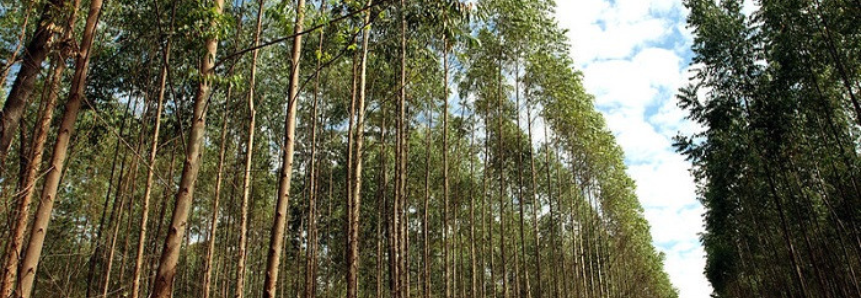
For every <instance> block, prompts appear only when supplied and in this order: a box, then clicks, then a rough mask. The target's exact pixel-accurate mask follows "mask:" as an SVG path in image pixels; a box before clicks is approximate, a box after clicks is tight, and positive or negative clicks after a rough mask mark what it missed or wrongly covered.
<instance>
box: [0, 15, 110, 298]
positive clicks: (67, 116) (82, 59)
mask: <svg viewBox="0 0 861 298" xmlns="http://www.w3.org/2000/svg"><path fill="white" fill-rule="evenodd" d="M101 10H102V0H92V1H91V2H90V11H89V13H88V15H87V23H86V25H85V26H84V33H83V36H82V38H81V43H80V45H81V48H80V51H79V52H78V56H77V57H76V59H75V74H74V76H73V77H72V85H71V89H70V90H69V99H68V101H67V102H66V109H65V112H64V114H63V120H62V121H61V123H60V127H59V129H58V130H57V140H56V143H55V144H54V150H53V155H52V156H51V163H50V164H51V170H50V171H49V172H48V175H47V176H46V177H45V183H44V186H43V190H42V198H41V200H40V202H39V208H38V209H37V210H36V215H35V217H34V219H33V228H32V229H31V231H32V232H31V234H30V241H29V244H28V245H27V251H26V253H25V255H24V260H23V261H22V263H21V269H20V271H19V272H20V273H21V277H20V281H19V284H18V291H19V295H18V296H19V297H21V298H29V297H30V294H31V293H32V290H33V282H34V281H35V279H36V268H37V267H38V265H39V258H40V257H41V255H42V245H43V244H44V243H45V233H47V230H48V224H49V222H50V220H51V212H52V211H53V209H54V199H55V198H56V196H57V189H58V188H59V186H60V178H61V176H62V173H63V166H65V162H66V153H67V151H68V149H69V142H70V141H71V136H72V133H73V132H74V129H75V120H77V118H78V112H79V111H80V109H81V103H82V101H83V99H84V87H85V86H86V83H87V70H88V69H89V63H90V47H92V45H93V38H94V36H95V32H96V24H97V23H98V21H99V15H100V14H101ZM37 50H38V49H37ZM28 51H29V49H28ZM43 59H44V57H43ZM40 62H41V61H40ZM22 71H23V66H22ZM35 72H37V71H35ZM35 72H34V73H33V75H35ZM18 77H19V79H16V82H17V81H18V80H21V75H20V73H19V76H18ZM31 86H32V85H31ZM13 88H14V87H13ZM13 92H14V91H13ZM28 93H29V92H28ZM28 95H29V94H28ZM10 96H11V93H10ZM6 104H7V105H8V104H9V102H8V101H7V102H6ZM3 117H6V115H5V113H4V116H3ZM4 129H6V127H5V126H4Z"/></svg>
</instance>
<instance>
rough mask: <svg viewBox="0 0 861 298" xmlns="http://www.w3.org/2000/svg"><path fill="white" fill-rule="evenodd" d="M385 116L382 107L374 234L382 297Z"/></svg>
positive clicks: (377, 283)
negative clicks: (375, 229) (375, 233)
mask: <svg viewBox="0 0 861 298" xmlns="http://www.w3.org/2000/svg"><path fill="white" fill-rule="evenodd" d="M387 117H388V115H387V113H386V110H385V108H383V119H382V123H381V124H380V153H379V156H380V167H379V172H378V176H377V188H378V189H377V236H376V240H377V258H376V259H377V276H376V285H377V288H376V293H377V297H382V295H383V244H382V240H383V232H382V229H383V225H382V222H383V220H382V218H383V210H384V209H387V208H388V200H387V199H386V192H387V191H388V188H389V185H388V180H389V178H388V166H387V164H386V161H387V158H386V156H387V155H388V152H387V151H386V120H387V119H386V118H387ZM386 224H387V225H388V224H389V223H388V222H387V223H386ZM387 228H388V230H389V232H391V230H392V227H387ZM389 239H390V242H394V241H391V240H394V239H392V237H389ZM393 247H394V246H390V249H389V252H390V253H389V261H390V262H389V264H391V265H394V264H395V262H394V260H395V258H394V254H392V253H391V251H392V250H391V248H393ZM393 277H394V276H393ZM392 290H395V291H393V292H392V297H396V296H395V295H394V293H396V290H397V289H392Z"/></svg>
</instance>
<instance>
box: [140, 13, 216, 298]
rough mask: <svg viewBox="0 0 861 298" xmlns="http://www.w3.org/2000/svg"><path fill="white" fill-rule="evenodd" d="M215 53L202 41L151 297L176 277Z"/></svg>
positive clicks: (167, 289)
mask: <svg viewBox="0 0 861 298" xmlns="http://www.w3.org/2000/svg"><path fill="white" fill-rule="evenodd" d="M223 7H224V0H215V8H214V9H215V13H216V14H221V11H222V9H223ZM217 51H218V39H216V38H214V37H213V38H210V39H208V40H207V41H206V54H204V55H203V57H201V58H200V74H201V78H200V82H199V83H198V85H197V91H196V94H195V97H194V112H193V116H192V117H193V118H192V119H191V120H192V121H191V128H190V131H189V135H188V142H187V147H186V151H185V162H184V163H183V169H182V175H181V176H180V182H179V190H178V191H177V193H176V199H175V200H176V201H175V205H174V211H173V216H172V217H171V221H170V228H169V229H168V234H167V239H165V242H164V248H163V250H162V253H161V258H160V259H159V265H158V270H157V272H156V276H155V282H154V285H153V291H152V294H151V296H152V297H155V298H169V297H171V295H172V293H173V284H174V279H175V277H176V264H177V261H178V260H179V253H180V248H181V246H182V240H183V238H184V236H185V233H186V229H187V226H188V222H187V220H188V213H189V210H190V209H191V204H192V199H193V196H194V185H195V182H196V181H197V174H198V171H199V170H200V157H201V155H202V154H203V150H202V149H203V148H202V147H203V138H204V135H205V134H206V106H207V104H208V99H209V93H210V87H211V86H210V84H211V83H212V82H211V81H210V79H209V78H207V77H208V76H212V75H214V74H215V57H216V55H217Z"/></svg>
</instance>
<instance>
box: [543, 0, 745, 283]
mask: <svg viewBox="0 0 861 298" xmlns="http://www.w3.org/2000/svg"><path fill="white" fill-rule="evenodd" d="M751 1H753V0H748V1H747V2H751ZM557 4H558V8H557V15H558V18H557V19H558V20H559V22H560V25H561V26H562V27H564V28H567V29H569V30H570V31H569V34H568V37H569V38H570V39H571V43H572V53H571V55H572V57H573V58H574V59H575V61H576V62H578V63H579V64H578V65H579V67H580V69H581V70H582V71H583V73H584V85H585V87H586V89H587V90H588V91H589V92H590V93H592V94H594V95H595V103H596V106H597V107H598V108H599V110H601V112H602V113H604V116H605V118H606V119H607V124H608V126H609V128H610V129H611V130H612V131H613V132H614V133H615V135H616V139H617V141H618V143H619V145H620V146H622V148H623V149H624V150H625V156H626V163H628V167H629V169H628V174H629V175H630V176H631V177H632V178H633V179H634V180H635V181H637V196H638V197H639V198H640V201H641V202H642V204H643V206H644V208H645V216H646V219H647V220H648V221H649V223H650V225H651V226H652V231H651V232H652V236H653V239H654V242H655V245H656V246H657V247H658V249H659V250H661V251H662V252H664V253H666V255H667V259H666V263H665V268H666V270H667V272H668V273H669V275H670V279H671V281H672V282H673V285H674V286H675V287H677V288H678V289H679V291H680V297H681V298H705V297H709V294H710V293H711V286H710V285H709V284H708V282H707V280H706V279H705V276H704V275H703V268H704V267H705V253H704V251H703V248H702V246H701V244H700V242H699V237H698V233H700V232H702V230H703V225H702V213H703V211H704V209H703V207H702V205H700V204H699V202H698V201H697V200H696V196H695V185H694V181H693V178H692V177H691V175H690V173H689V172H688V168H689V167H690V164H689V163H688V162H686V161H685V160H684V158H682V157H681V156H679V155H678V154H676V153H675V152H674V150H673V148H672V137H673V136H674V135H676V134H677V133H678V132H682V133H685V134H690V133H692V132H695V131H698V130H699V129H700V128H699V127H698V126H697V125H696V124H694V123H691V122H690V121H686V120H685V119H684V116H685V112H684V111H681V110H680V109H679V108H678V107H677V106H676V104H675V103H676V100H675V97H674V94H675V90H677V89H678V88H679V87H680V86H682V85H683V84H686V81H687V79H688V77H689V76H690V74H689V73H688V67H687V65H686V64H687V63H688V62H687V61H685V59H684V58H683V57H687V56H688V55H689V53H690V45H691V43H692V39H693V38H692V35H691V31H690V30H689V29H687V28H686V27H685V24H684V21H685V18H686V16H687V14H688V13H687V11H685V9H684V7H683V6H682V4H681V1H680V0H612V1H611V0H578V1H558V3H557Z"/></svg>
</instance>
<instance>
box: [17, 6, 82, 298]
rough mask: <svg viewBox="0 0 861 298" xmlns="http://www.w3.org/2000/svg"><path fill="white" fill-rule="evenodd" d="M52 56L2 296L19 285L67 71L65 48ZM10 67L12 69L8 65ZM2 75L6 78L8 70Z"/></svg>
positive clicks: (67, 30)
mask: <svg viewBox="0 0 861 298" xmlns="http://www.w3.org/2000/svg"><path fill="white" fill-rule="evenodd" d="M34 2H35V1H32V2H31V4H30V5H32V3H34ZM80 3H81V0H75V1H74V2H73V6H72V9H71V12H70V15H69V18H68V21H67V24H66V26H65V27H64V32H63V40H69V39H71V38H72V31H73V28H74V23H75V20H76V19H77V11H78V6H80ZM28 16H29V8H28ZM26 24H27V21H26V19H25V21H24V25H22V26H24V28H22V31H21V37H22V38H23V35H24V32H25V29H26ZM16 53H17V49H16V51H15V52H13V55H12V58H11V60H10V61H9V63H7V64H9V65H8V66H7V67H9V68H11V63H12V60H14V59H15V54H16ZM52 59H53V60H54V61H52V64H53V65H54V67H53V70H54V71H53V72H52V73H51V77H50V79H49V80H48V82H50V87H49V88H48V89H47V91H46V92H47V98H46V99H45V102H44V103H43V104H42V109H41V113H39V114H40V116H39V122H38V124H36V130H35V132H34V134H33V140H32V144H31V145H30V151H29V153H28V159H29V160H28V162H27V164H26V169H24V175H23V177H24V178H23V179H22V180H21V181H19V182H18V186H19V187H18V192H17V193H16V194H15V196H14V197H15V198H16V199H15V201H17V203H18V204H17V205H16V208H15V211H14V213H12V215H14V216H15V220H14V221H13V222H12V236H11V238H10V240H9V242H8V243H7V244H6V253H5V255H4V263H3V281H2V284H0V297H10V296H12V291H13V290H14V288H15V278H16V274H17V273H18V272H17V270H18V261H19V259H20V257H21V250H22V249H23V244H24V233H25V232H26V230H27V222H28V221H29V219H30V203H31V202H32V200H33V192H34V188H35V187H36V177H37V175H38V173H39V169H40V168H41V166H42V157H43V155H44V152H45V143H46V142H47V140H48V130H49V127H50V125H51V121H52V120H53V119H54V107H55V106H56V105H57V97H59V95H60V85H61V84H62V81H63V71H65V70H66V63H65V61H66V55H65V54H64V53H63V52H57V53H56V54H55V55H54V57H53V58H52ZM6 71H8V69H7V70H6ZM2 79H3V81H4V82H5V79H6V74H5V73H4V75H3V78H2ZM4 82H0V86H4V85H5V83H4ZM21 143H22V144H21V148H24V147H25V146H24V144H23V143H24V142H23V140H22V142H21ZM0 158H2V157H0ZM0 163H2V161H0ZM3 174H5V173H3V165H2V164H0V175H3ZM7 179H8V177H7Z"/></svg>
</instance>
